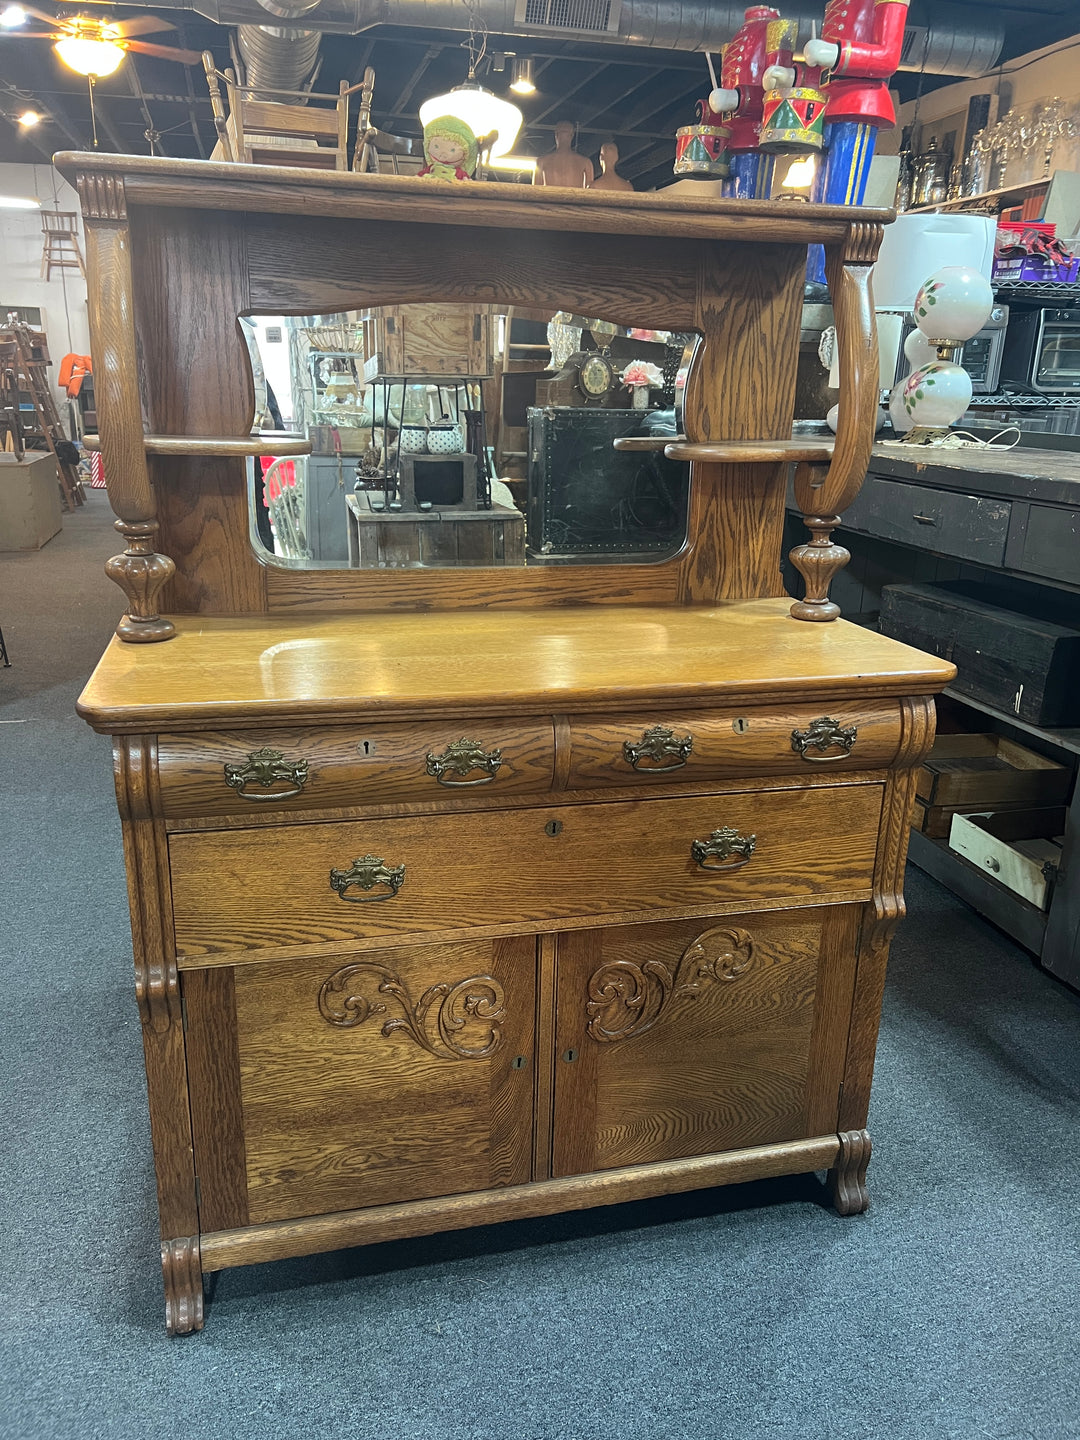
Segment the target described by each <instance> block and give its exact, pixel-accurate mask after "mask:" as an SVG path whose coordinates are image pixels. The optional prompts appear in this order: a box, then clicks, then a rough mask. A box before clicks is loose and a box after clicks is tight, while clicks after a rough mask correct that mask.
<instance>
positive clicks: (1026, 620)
mask: <svg viewBox="0 0 1080 1440" xmlns="http://www.w3.org/2000/svg"><path fill="white" fill-rule="evenodd" d="M880 623H881V632H882V634H883V635H888V636H891V638H892V639H894V640H902V641H904V643H905V644H907V645H913V646H914V647H915V648H916V649H918V650H928V651H930V653H931V654H932V655H940V656H941V657H942V658H943V659H946V660H952V661H953V663H954V664H955V665H956V667H957V671H958V674H957V677H956V679H955V680H954V681H953V689H954V690H956V691H957V692H962V693H963V694H965V695H970V696H971V697H972V698H973V699H975V700H980V701H982V702H983V703H984V704H986V705H992V706H994V707H995V708H997V709H998V710H1003V711H1005V712H1006V713H1008V714H1010V715H1015V716H1017V718H1018V719H1020V720H1026V721H1027V722H1028V723H1029V724H1031V725H1076V724H1080V597H1077V596H1075V595H1063V594H1062V593H1060V592H1054V593H1053V594H1050V595H1048V594H1047V593H1046V592H1045V591H1043V590H1042V587H1040V586H1033V585H1027V584H1024V583H1023V582H1021V581H1014V580H1009V579H1001V580H995V582H994V584H993V585H982V584H979V583H977V582H974V581H968V580H954V581H949V582H947V583H945V584H941V585H887V586H886V587H885V588H884V589H883V590H882V592H881V622H880Z"/></svg>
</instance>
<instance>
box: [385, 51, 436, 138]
mask: <svg viewBox="0 0 1080 1440" xmlns="http://www.w3.org/2000/svg"><path fill="white" fill-rule="evenodd" d="M445 49H446V46H445V45H429V46H428V47H427V49H426V50H425V51H424V54H423V57H422V59H421V60H420V61H419V63H418V64H416V65H415V66H414V67H413V72H412V74H411V75H410V76H409V78H408V79H407V80H406V81H405V84H404V85H403V86H402V87H401V89H400V91H399V92H398V97H397V99H396V100H395V102H394V108H393V110H391V111H390V116H391V118H392V119H394V120H397V119H400V118H401V117H402V116H403V115H411V113H412V111H411V110H410V108H409V101H410V100H411V99H412V95H413V91H414V90H415V89H416V87H417V85H419V83H420V81H421V80H422V79H423V77H424V71H425V70H426V69H427V68H428V66H429V65H430V64H431V62H432V61H433V60H437V59H438V58H439V56H440V55H441V54H442V52H443V51H444V50H445Z"/></svg>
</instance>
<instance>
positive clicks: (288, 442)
mask: <svg viewBox="0 0 1080 1440" xmlns="http://www.w3.org/2000/svg"><path fill="white" fill-rule="evenodd" d="M82 443H83V445H84V446H85V447H86V449H87V450H100V449H101V437H100V436H98V435H84V436H83V441H82ZM143 449H144V450H145V451H146V453H147V455H190V456H197V455H205V456H229V455H237V456H242V455H273V456H274V457H275V458H277V457H281V456H286V455H310V454H311V441H310V440H308V439H306V438H305V437H304V436H303V435H293V434H290V433H289V432H287V431H284V430H282V431H280V432H276V431H265V430H264V431H263V432H262V434H260V435H243V436H240V437H238V438H236V437H234V438H224V437H219V436H214V435H144V436H143Z"/></svg>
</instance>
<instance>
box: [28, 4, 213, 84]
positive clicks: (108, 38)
mask: <svg viewBox="0 0 1080 1440" xmlns="http://www.w3.org/2000/svg"><path fill="white" fill-rule="evenodd" d="M11 9H13V10H17V11H21V12H22V13H23V14H24V15H26V16H31V15H32V16H33V17H34V19H35V20H43V21H44V22H45V24H46V25H49V26H52V27H54V28H52V29H50V30H22V29H16V28H14V27H12V26H10V22H9V24H7V25H5V27H4V28H5V29H8V30H9V32H10V34H11V36H12V38H13V39H22V40H51V41H52V42H53V49H54V50H55V51H56V53H57V55H58V56H59V57H60V59H61V60H62V61H63V63H64V64H65V65H67V66H68V67H69V69H72V70H76V71H78V73H79V74H80V75H88V76H92V77H93V78H94V79H99V78H100V77H101V76H102V75H111V74H112V73H113V71H114V70H116V69H117V68H118V67H119V66H120V64H121V62H122V61H123V59H124V54H125V52H126V51H128V50H134V51H136V52H138V54H140V55H153V56H154V57H155V58H156V59H158V60H178V61H179V62H180V63H181V64H182V65H198V64H199V63H200V62H201V60H202V56H201V54H200V52H199V51H197V50H181V49H180V48H179V47H177V46H173V45H155V44H153V43H151V42H147V41H145V40H139V39H136V38H135V37H136V36H139V35H153V34H155V33H158V32H161V31H164V30H175V29H176V26H175V25H172V24H170V23H169V21H168V20H161V19H159V18H158V17H157V16H156V15H136V16H135V18H134V19H132V20H111V19H98V18H97V17H96V16H90V15H85V14H82V13H78V12H77V13H75V14H70V15H62V16H58V15H49V14H47V13H46V12H45V11H44V10H37V9H35V8H34V6H32V5H18V6H12V7H11Z"/></svg>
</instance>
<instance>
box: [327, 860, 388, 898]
mask: <svg viewBox="0 0 1080 1440" xmlns="http://www.w3.org/2000/svg"><path fill="white" fill-rule="evenodd" d="M404 883H405V866H404V865H387V863H386V861H385V860H384V859H383V858H382V856H381V855H361V856H360V857H359V858H358V859H356V860H354V861H353V862H352V864H351V865H350V866H349V868H348V870H331V871H330V889H331V890H333V891H335V892H336V893H337V894H338V895H340V896H341V898H342V900H348V901H350V902H352V903H353V904H359V905H362V904H365V903H369V902H372V901H375V900H393V898H394V896H395V895H396V894H397V893H398V891H399V890H400V889H401V887H402V885H403V884H404ZM353 885H356V886H357V887H358V888H359V889H361V890H374V889H375V888H376V887H377V886H379V885H385V886H386V887H387V889H386V890H384V891H383V892H382V894H380V895H347V894H346V893H345V892H346V891H347V890H349V889H350V888H351V887H352V886H353Z"/></svg>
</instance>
